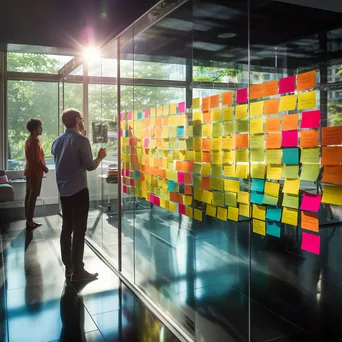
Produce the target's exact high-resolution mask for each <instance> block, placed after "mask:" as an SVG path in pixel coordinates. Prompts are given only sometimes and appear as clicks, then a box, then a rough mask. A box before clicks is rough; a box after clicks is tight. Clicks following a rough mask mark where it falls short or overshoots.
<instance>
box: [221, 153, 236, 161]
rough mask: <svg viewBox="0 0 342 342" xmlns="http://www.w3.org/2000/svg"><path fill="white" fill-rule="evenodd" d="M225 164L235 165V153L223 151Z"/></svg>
mask: <svg viewBox="0 0 342 342" xmlns="http://www.w3.org/2000/svg"><path fill="white" fill-rule="evenodd" d="M222 161H223V163H234V161H235V151H233V150H229V151H223V160H222Z"/></svg>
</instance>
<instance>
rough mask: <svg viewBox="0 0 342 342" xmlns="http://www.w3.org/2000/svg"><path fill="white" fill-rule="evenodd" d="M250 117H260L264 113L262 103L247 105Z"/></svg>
mask: <svg viewBox="0 0 342 342" xmlns="http://www.w3.org/2000/svg"><path fill="white" fill-rule="evenodd" d="M249 112H250V116H260V115H262V114H263V112H264V101H259V102H252V103H251V104H250V105H249Z"/></svg>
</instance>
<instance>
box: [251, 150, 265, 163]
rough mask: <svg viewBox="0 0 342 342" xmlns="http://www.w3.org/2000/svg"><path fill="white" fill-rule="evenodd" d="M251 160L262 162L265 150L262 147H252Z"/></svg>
mask: <svg viewBox="0 0 342 342" xmlns="http://www.w3.org/2000/svg"><path fill="white" fill-rule="evenodd" d="M251 152H252V162H264V160H265V150H264V149H263V148H252V149H251Z"/></svg>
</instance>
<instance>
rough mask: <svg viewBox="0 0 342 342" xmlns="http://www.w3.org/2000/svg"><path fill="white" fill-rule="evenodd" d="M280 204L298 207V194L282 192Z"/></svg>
mask: <svg viewBox="0 0 342 342" xmlns="http://www.w3.org/2000/svg"><path fill="white" fill-rule="evenodd" d="M282 206H283V207H288V208H293V209H298V207H299V197H298V195H291V194H284V196H283V203H282Z"/></svg>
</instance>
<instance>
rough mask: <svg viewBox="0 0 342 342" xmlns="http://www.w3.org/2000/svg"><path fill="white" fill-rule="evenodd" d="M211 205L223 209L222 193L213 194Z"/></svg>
mask: <svg viewBox="0 0 342 342" xmlns="http://www.w3.org/2000/svg"><path fill="white" fill-rule="evenodd" d="M213 204H214V205H217V206H219V207H224V193H223V192H213Z"/></svg>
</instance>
